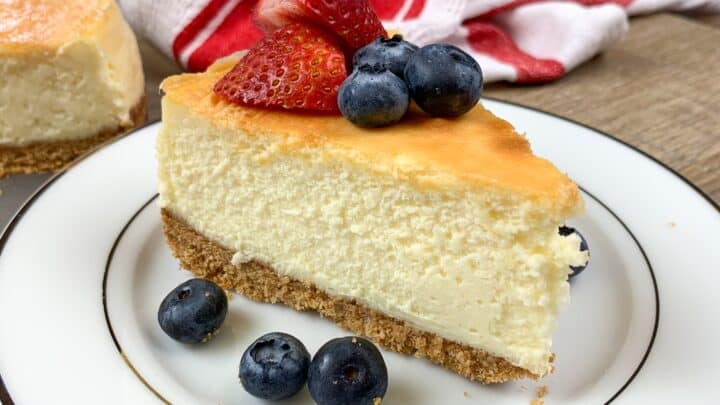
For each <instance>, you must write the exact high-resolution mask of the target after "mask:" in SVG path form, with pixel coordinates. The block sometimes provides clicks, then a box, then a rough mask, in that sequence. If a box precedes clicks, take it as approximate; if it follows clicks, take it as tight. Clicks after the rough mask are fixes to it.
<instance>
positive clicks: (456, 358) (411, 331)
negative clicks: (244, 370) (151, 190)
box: [161, 208, 552, 384]
mask: <svg viewBox="0 0 720 405" xmlns="http://www.w3.org/2000/svg"><path fill="white" fill-rule="evenodd" d="M161 213H162V222H163V231H164V233H165V238H166V240H167V243H168V245H169V246H170V249H171V250H172V251H173V253H174V255H175V256H176V257H177V258H178V259H179V260H180V263H181V265H182V267H183V268H185V269H187V270H190V271H191V272H192V273H194V274H195V275H197V276H199V277H204V278H207V279H209V280H212V281H213V282H215V283H217V284H218V285H220V286H221V287H223V288H225V289H227V290H232V291H236V292H239V293H241V294H243V295H245V296H247V297H248V298H250V299H253V300H255V301H260V302H267V303H282V304H285V305H287V306H289V307H291V308H294V309H296V310H298V311H315V312H317V313H319V314H320V315H321V316H323V317H324V318H327V319H329V320H332V321H333V322H335V323H336V324H338V325H339V326H341V327H343V328H345V329H348V330H350V331H352V332H353V333H356V334H359V335H364V336H367V337H368V338H370V339H371V340H372V341H374V342H375V343H377V344H379V345H380V346H382V347H384V348H385V349H388V350H392V351H394V352H398V353H402V354H407V355H413V356H415V357H421V358H425V359H427V360H429V361H431V362H432V363H435V364H437V365H439V366H441V367H444V368H446V369H448V370H451V371H453V372H455V373H457V374H459V375H461V376H463V377H466V378H468V379H470V380H474V381H480V382H482V383H484V384H494V383H502V382H506V381H510V380H517V379H522V378H531V379H537V378H540V377H541V376H539V375H535V374H533V373H531V372H530V371H528V370H525V369H523V368H520V367H517V366H514V365H512V364H511V363H510V362H508V361H507V360H505V359H503V358H500V357H497V356H493V355H491V354H489V353H487V352H485V351H483V350H479V349H476V348H473V347H470V346H467V345H463V344H461V343H457V342H454V341H451V340H448V339H445V338H443V337H440V336H438V335H436V334H433V333H430V332H425V331H421V330H419V329H417V328H415V327H413V326H411V325H409V324H408V323H406V322H404V321H401V320H399V319H396V318H393V317H390V316H388V315H385V314H383V313H381V312H380V311H377V310H374V309H371V308H368V307H366V306H364V305H361V304H359V303H357V302H355V301H354V300H351V299H348V298H342V297H336V296H332V295H330V294H327V293H326V292H324V291H322V290H320V289H318V288H317V287H315V286H314V285H312V284H307V283H303V282H301V281H298V280H295V279H293V278H291V277H288V276H285V275H281V274H279V273H277V272H276V271H275V270H273V268H272V267H271V266H269V265H267V264H264V263H261V262H258V261H250V262H248V263H242V264H240V265H238V266H236V265H233V264H232V263H231V260H232V256H233V253H234V252H233V251H232V250H230V249H227V248H225V247H223V246H221V245H220V244H218V243H216V242H213V241H212V240H210V239H208V238H207V237H205V236H204V235H202V234H201V233H199V232H198V231H196V230H195V229H193V228H192V227H191V226H190V225H188V224H187V223H186V222H185V221H184V220H183V219H181V218H179V217H177V216H175V215H173V214H172V213H171V212H170V211H169V210H167V209H165V208H163V209H162V211H161ZM551 360H552V356H551Z"/></svg>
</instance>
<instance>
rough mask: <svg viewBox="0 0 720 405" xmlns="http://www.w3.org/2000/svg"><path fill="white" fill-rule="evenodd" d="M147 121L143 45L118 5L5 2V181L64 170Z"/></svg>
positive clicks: (0, 66) (1, 28) (0, 161)
mask: <svg viewBox="0 0 720 405" xmlns="http://www.w3.org/2000/svg"><path fill="white" fill-rule="evenodd" d="M144 120H145V97H144V80H143V72H142V65H141V62H140V55H139V52H138V46H137V41H136V39H135V35H134V34H133V32H132V31H131V29H130V27H129V26H128V24H127V22H126V21H125V20H124V19H123V16H122V14H121V13H120V10H119V8H118V6H117V4H115V2H114V1H113V0H9V1H5V2H0V177H2V176H6V175H9V174H13V173H33V172H45V171H52V170H57V169H59V168H61V167H63V166H64V165H66V164H67V163H69V162H70V161H72V160H73V159H75V158H76V157H78V156H79V155H81V154H83V153H85V152H87V151H89V150H91V149H93V148H94V147H96V146H98V145H100V144H102V143H103V142H105V141H107V140H108V139H110V138H113V137H115V136H117V135H119V134H121V133H123V132H125V131H127V130H128V129H130V128H133V127H135V126H137V125H139V124H141V123H142V122H144Z"/></svg>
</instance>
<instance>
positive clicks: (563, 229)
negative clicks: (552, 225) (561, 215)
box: [558, 225, 590, 278]
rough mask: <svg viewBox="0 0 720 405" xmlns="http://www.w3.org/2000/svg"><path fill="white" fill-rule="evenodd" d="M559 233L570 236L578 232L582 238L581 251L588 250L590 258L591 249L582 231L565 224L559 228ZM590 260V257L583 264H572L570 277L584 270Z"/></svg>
mask: <svg viewBox="0 0 720 405" xmlns="http://www.w3.org/2000/svg"><path fill="white" fill-rule="evenodd" d="M558 233H560V235H562V236H569V235H572V234H573V233H575V234H577V236H578V237H579V238H580V251H581V252H588V258H589V255H590V251H589V248H588V244H587V241H586V240H585V237H584V236H582V234H581V233H580V232H578V230H577V229H575V228H571V227H569V226H565V225H563V226H561V227H560V228H559V229H558ZM589 262H590V260H589V259H588V261H587V262H585V264H584V265H582V266H570V269H571V270H572V273H570V275H569V276H568V278H573V277H575V276H577V275H578V274H580V273H582V271H583V270H585V268H586V267H587V265H588V263H589Z"/></svg>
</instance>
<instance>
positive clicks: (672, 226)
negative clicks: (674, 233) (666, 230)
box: [668, 221, 677, 229]
mask: <svg viewBox="0 0 720 405" xmlns="http://www.w3.org/2000/svg"><path fill="white" fill-rule="evenodd" d="M676 226H677V224H676V223H675V222H672V221H671V222H668V227H670V229H675V227H676Z"/></svg>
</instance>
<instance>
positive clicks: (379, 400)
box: [372, 397, 382, 405]
mask: <svg viewBox="0 0 720 405" xmlns="http://www.w3.org/2000/svg"><path fill="white" fill-rule="evenodd" d="M372 401H373V405H380V404H382V398H380V397H375V398H373V400H372Z"/></svg>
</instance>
